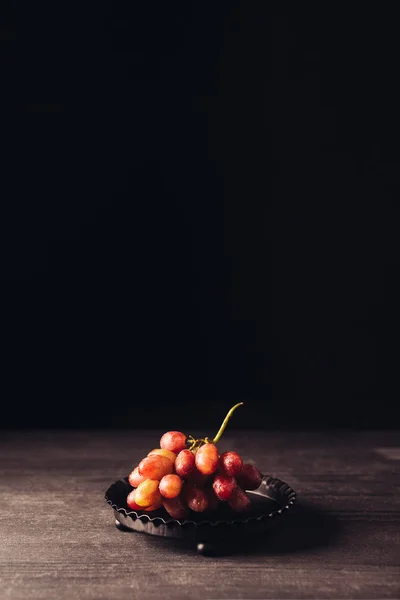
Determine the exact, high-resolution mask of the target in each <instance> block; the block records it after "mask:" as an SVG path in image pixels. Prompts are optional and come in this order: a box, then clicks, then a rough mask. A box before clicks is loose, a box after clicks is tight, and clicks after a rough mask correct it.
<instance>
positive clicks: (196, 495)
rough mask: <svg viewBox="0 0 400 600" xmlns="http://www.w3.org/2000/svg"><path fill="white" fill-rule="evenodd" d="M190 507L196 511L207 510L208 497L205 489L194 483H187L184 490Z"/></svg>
mask: <svg viewBox="0 0 400 600" xmlns="http://www.w3.org/2000/svg"><path fill="white" fill-rule="evenodd" d="M183 496H184V499H185V500H186V502H187V505H188V507H189V508H190V509H191V510H193V511H195V512H204V511H205V510H207V506H208V497H207V494H206V492H205V491H204V490H202V489H201V488H198V487H195V486H194V485H186V486H185V489H184V492H183Z"/></svg>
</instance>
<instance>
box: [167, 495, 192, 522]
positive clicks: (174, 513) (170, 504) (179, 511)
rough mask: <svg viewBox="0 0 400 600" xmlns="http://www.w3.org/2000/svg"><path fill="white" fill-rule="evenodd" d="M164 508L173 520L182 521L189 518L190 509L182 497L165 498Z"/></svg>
mask: <svg viewBox="0 0 400 600" xmlns="http://www.w3.org/2000/svg"><path fill="white" fill-rule="evenodd" d="M163 506H164V508H165V510H166V511H167V513H168V514H169V515H170V516H171V517H172V518H173V519H178V520H179V521H182V520H183V519H186V518H187V516H188V509H187V507H186V506H185V504H184V502H183V499H182V497H181V496H177V497H176V498H164V499H163Z"/></svg>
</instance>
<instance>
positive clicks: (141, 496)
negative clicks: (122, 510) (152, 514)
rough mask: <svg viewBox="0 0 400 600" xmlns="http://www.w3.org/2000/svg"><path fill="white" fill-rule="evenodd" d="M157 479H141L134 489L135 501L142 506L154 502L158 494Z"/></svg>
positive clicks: (144, 506)
mask: <svg viewBox="0 0 400 600" xmlns="http://www.w3.org/2000/svg"><path fill="white" fill-rule="evenodd" d="M158 484H159V481H157V480H156V479H146V481H142V483H140V484H139V486H138V487H137V488H136V490H135V502H136V504H139V506H141V507H142V508H146V507H147V506H150V505H151V504H154V503H155V502H156V501H157V500H158V498H159V495H160V492H159V491H158Z"/></svg>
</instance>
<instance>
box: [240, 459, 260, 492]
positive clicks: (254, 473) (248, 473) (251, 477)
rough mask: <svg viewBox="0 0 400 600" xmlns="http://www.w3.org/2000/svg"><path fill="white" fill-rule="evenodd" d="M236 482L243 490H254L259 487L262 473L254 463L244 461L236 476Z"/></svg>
mask: <svg viewBox="0 0 400 600" xmlns="http://www.w3.org/2000/svg"><path fill="white" fill-rule="evenodd" d="M236 479H237V481H238V484H239V485H240V487H241V488H243V489H244V490H256V489H257V488H259V487H260V485H261V481H262V475H261V473H260V471H259V470H258V469H257V467H255V466H254V465H250V464H249V463H246V464H244V465H243V467H242V470H241V471H240V473H239V474H238V475H237V477H236Z"/></svg>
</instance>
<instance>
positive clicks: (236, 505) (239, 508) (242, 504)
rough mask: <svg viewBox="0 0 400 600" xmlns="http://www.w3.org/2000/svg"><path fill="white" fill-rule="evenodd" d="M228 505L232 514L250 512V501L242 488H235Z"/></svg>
mask: <svg viewBox="0 0 400 600" xmlns="http://www.w3.org/2000/svg"><path fill="white" fill-rule="evenodd" d="M228 504H229V506H230V507H231V509H232V510H233V511H234V512H237V513H241V512H246V511H248V510H250V507H251V501H250V498H249V497H248V495H247V494H246V492H245V491H244V490H242V488H240V487H235V489H234V490H233V492H232V495H231V497H230V498H229V500H228Z"/></svg>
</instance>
